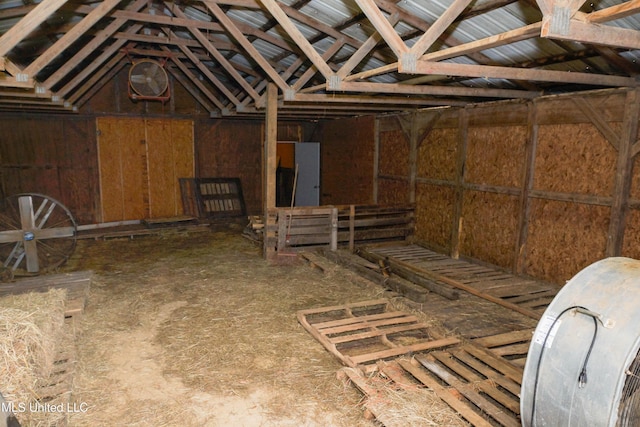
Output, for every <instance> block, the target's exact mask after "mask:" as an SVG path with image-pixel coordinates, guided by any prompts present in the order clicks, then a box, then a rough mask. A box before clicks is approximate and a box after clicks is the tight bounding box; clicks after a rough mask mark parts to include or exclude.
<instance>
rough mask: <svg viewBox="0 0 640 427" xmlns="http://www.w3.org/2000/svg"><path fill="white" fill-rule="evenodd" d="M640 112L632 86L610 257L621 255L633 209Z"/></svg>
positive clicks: (613, 211) (621, 148)
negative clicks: (633, 173) (634, 168)
mask: <svg viewBox="0 0 640 427" xmlns="http://www.w3.org/2000/svg"><path fill="white" fill-rule="evenodd" d="M639 113H640V92H639V91H638V89H630V90H629V91H628V92H627V97H626V99H625V109H624V121H623V123H622V133H621V136H620V146H619V147H618V160H617V164H616V181H615V187H614V193H613V203H612V206H611V219H610V220H609V234H608V236H607V247H606V250H605V254H606V256H608V257H612V256H620V254H621V253H622V243H623V241H624V231H625V226H626V220H627V212H628V210H629V206H628V205H629V193H630V191H631V177H632V172H633V155H632V150H633V144H634V143H635V142H636V140H637V139H638V118H639V115H640V114H639Z"/></svg>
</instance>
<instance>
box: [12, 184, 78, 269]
mask: <svg viewBox="0 0 640 427" xmlns="http://www.w3.org/2000/svg"><path fill="white" fill-rule="evenodd" d="M76 231H77V225H76V221H75V219H74V218H73V215H71V212H69V209H67V208H66V207H65V206H64V205H63V204H62V203H60V202H58V201H57V200H55V199H52V198H51V197H48V196H45V195H43V194H37V193H26V194H17V195H15V196H10V197H7V198H6V199H5V200H4V202H3V204H2V206H1V207H0V261H2V262H3V268H4V270H3V274H4V272H7V271H9V272H11V274H17V275H22V274H26V275H35V274H38V273H41V272H46V271H50V270H53V269H55V268H56V267H58V266H60V265H62V264H63V263H64V262H65V261H67V260H68V259H69V257H70V256H71V254H72V253H73V251H74V250H75V247H76Z"/></svg>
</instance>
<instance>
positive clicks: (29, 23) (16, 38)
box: [0, 0, 67, 56]
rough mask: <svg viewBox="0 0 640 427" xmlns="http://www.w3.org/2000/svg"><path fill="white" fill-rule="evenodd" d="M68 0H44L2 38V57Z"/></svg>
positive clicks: (0, 50)
mask: <svg viewBox="0 0 640 427" xmlns="http://www.w3.org/2000/svg"><path fill="white" fill-rule="evenodd" d="M66 1H67V0H43V1H42V2H40V4H38V6H36V7H35V8H33V9H32V10H31V11H30V12H29V13H27V14H26V15H25V16H24V17H23V18H22V19H21V20H20V21H18V23H17V24H15V25H14V26H12V27H11V28H9V30H7V32H6V33H4V34H3V35H2V36H1V37H0V56H6V55H7V53H9V51H11V49H13V48H14V47H15V46H16V45H17V44H18V43H20V42H21V41H22V40H24V38H25V37H27V36H28V35H29V33H31V32H32V31H33V30H35V29H36V28H37V27H38V25H40V24H42V23H43V22H44V21H45V20H46V19H47V18H49V17H50V16H51V15H52V14H53V13H54V12H55V11H56V10H58V9H59V8H60V6H62V5H63V4H65V3H66Z"/></svg>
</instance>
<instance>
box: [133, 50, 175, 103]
mask: <svg viewBox="0 0 640 427" xmlns="http://www.w3.org/2000/svg"><path fill="white" fill-rule="evenodd" d="M129 97H130V98H131V99H133V100H145V101H161V102H165V101H167V100H168V99H169V98H170V97H171V91H170V89H169V76H168V75H167V71H166V70H165V69H164V64H162V63H160V62H158V61H155V60H153V59H141V60H139V61H136V62H134V63H133V64H132V65H131V68H130V69H129Z"/></svg>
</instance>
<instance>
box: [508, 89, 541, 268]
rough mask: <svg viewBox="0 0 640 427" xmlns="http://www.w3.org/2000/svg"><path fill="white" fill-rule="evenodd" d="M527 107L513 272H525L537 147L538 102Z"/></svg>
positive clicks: (530, 103)
mask: <svg viewBox="0 0 640 427" xmlns="http://www.w3.org/2000/svg"><path fill="white" fill-rule="evenodd" d="M528 109H529V114H528V116H527V141H526V148H525V159H524V163H523V164H522V188H521V190H520V203H519V210H518V230H517V235H516V243H515V251H514V257H513V266H512V271H513V272H514V273H515V274H524V273H525V261H526V257H527V252H526V248H527V237H528V235H529V218H530V216H531V198H530V197H529V194H530V193H531V190H532V189H533V178H534V171H535V165H536V151H537V147H538V104H537V103H536V102H535V101H533V102H529V104H528Z"/></svg>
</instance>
